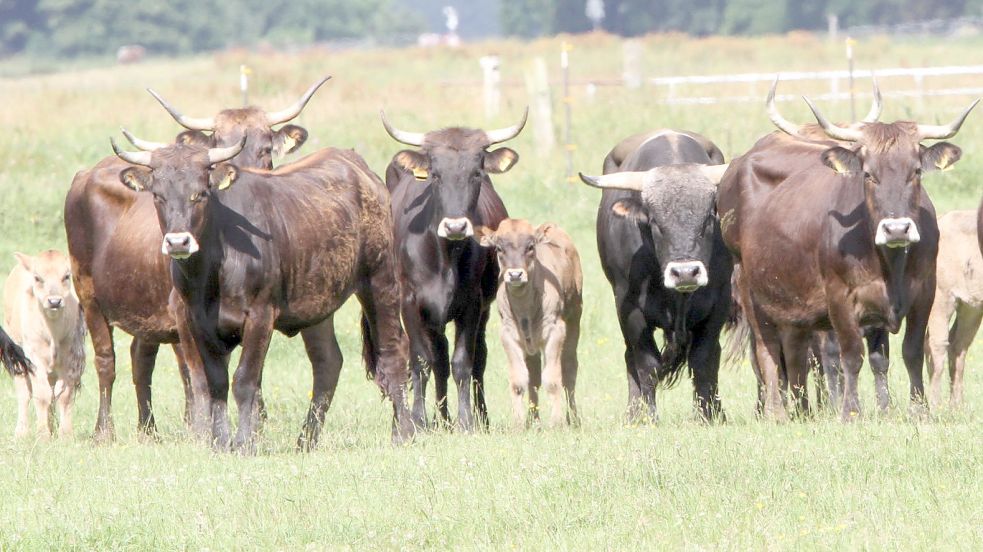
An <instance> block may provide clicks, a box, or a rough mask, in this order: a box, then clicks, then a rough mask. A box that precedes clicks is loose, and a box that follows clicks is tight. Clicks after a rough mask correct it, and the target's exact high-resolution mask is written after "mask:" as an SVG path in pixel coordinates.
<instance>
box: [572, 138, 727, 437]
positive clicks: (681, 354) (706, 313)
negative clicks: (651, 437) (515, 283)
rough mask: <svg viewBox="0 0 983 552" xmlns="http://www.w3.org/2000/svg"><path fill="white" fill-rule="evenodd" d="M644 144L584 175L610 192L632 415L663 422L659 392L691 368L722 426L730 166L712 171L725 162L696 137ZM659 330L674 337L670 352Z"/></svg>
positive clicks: (606, 260) (610, 241)
mask: <svg viewBox="0 0 983 552" xmlns="http://www.w3.org/2000/svg"><path fill="white" fill-rule="evenodd" d="M634 138H635V137H632V138H629V139H628V140H633V139H634ZM635 141H636V142H639V143H638V146H637V148H636V149H635V150H634V151H632V152H631V153H630V154H629V155H627V156H626V157H624V161H622V162H621V163H617V162H616V161H615V160H614V156H615V155H616V154H617V152H619V151H622V150H623V149H624V148H623V145H619V146H616V147H615V148H614V149H613V150H612V152H611V154H609V155H608V159H606V160H605V176H602V177H588V176H584V175H581V178H582V179H583V180H584V182H586V183H587V184H590V185H591V186H596V187H599V188H604V193H603V195H602V196H601V205H600V207H599V209H598V211H597V247H598V251H599V252H600V256H601V266H602V267H603V269H604V274H605V276H607V278H608V281H609V282H610V283H611V286H612V287H613V288H614V297H615V306H616V307H617V309H618V321H619V322H620V324H621V333H622V335H623V336H624V340H625V364H626V366H627V369H628V416H629V419H630V420H633V421H634V420H638V419H641V418H649V419H653V420H654V419H655V418H656V417H657V411H656V404H655V387H656V385H657V384H658V383H664V384H666V385H671V384H672V383H673V382H674V381H675V380H676V378H677V376H678V374H679V372H680V370H681V369H682V367H683V366H684V365H687V364H688V365H689V367H690V371H691V373H692V376H693V384H694V386H695V389H696V405H697V407H698V408H699V410H700V413H701V414H702V416H703V417H704V418H706V419H712V418H714V417H715V416H717V415H718V414H719V413H720V398H719V396H718V394H717V371H718V369H719V367H720V344H719V335H720V330H721V328H722V327H723V325H724V322H725V321H726V319H727V315H728V313H729V310H730V304H731V297H730V279H731V271H732V270H733V265H732V262H731V258H730V254H729V253H728V252H727V249H726V248H725V247H724V245H723V242H722V241H721V238H720V227H719V224H718V222H717V219H716V216H715V215H716V209H715V205H714V203H715V196H716V184H717V182H718V181H719V179H720V175H722V174H723V171H724V169H726V166H725V165H711V164H714V163H721V162H722V161H723V155H722V154H721V153H720V150H719V149H717V147H716V146H714V145H713V143H712V142H709V141H708V140H706V139H705V138H703V137H702V136H699V135H694V134H691V133H684V132H676V131H672V130H663V131H656V132H653V133H650V135H649V136H648V138H647V139H645V140H641V141H639V140H635ZM622 144H623V143H622ZM616 171H624V172H616ZM640 171H646V172H640ZM656 328H660V329H662V330H663V332H664V333H665V337H666V345H665V347H664V349H663V351H662V353H661V354H660V353H659V349H658V347H657V346H656V344H655V337H654V335H653V333H654V331H655V329H656Z"/></svg>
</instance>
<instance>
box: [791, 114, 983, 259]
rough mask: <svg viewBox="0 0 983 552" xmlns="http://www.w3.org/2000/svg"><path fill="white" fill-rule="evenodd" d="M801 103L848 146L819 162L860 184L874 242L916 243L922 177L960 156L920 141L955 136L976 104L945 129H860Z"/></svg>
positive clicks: (946, 146) (910, 125)
mask: <svg viewBox="0 0 983 552" xmlns="http://www.w3.org/2000/svg"><path fill="white" fill-rule="evenodd" d="M805 100H806V102H807V103H808V104H809V107H810V108H811V109H812V112H813V114H814V115H815V116H816V120H817V121H818V122H819V125H820V126H821V127H822V129H823V130H824V131H825V132H826V134H827V135H828V136H830V137H831V138H833V139H836V140H840V141H842V142H846V143H847V147H844V146H836V147H833V148H830V149H828V150H826V151H825V152H823V154H822V159H823V163H824V164H826V165H827V166H828V167H830V168H831V169H833V170H835V171H836V172H838V173H840V174H843V175H845V176H847V177H850V178H855V179H856V180H857V181H858V182H857V185H862V186H863V193H864V203H865V206H866V209H867V213H868V214H869V220H870V222H871V224H872V228H871V229H870V230H871V232H872V234H873V238H874V243H875V244H876V245H880V246H886V247H891V248H894V247H907V246H909V245H911V244H913V243H918V242H919V241H920V240H921V235H920V234H919V231H918V225H917V223H916V222H915V221H916V220H917V219H918V211H919V208H920V198H921V177H922V173H923V172H928V171H934V170H945V169H947V168H949V167H951V166H952V165H953V164H955V163H956V161H958V160H959V158H960V157H961V156H962V150H961V149H960V148H959V147H958V146H955V145H953V144H950V143H948V142H938V143H936V144H933V145H932V146H928V147H926V146H922V145H921V144H920V142H921V141H922V140H930V139H933V140H944V139H946V138H951V137H952V136H955V134H956V133H957V132H959V128H960V127H961V126H962V124H963V121H965V120H966V117H967V116H968V115H969V113H970V111H972V110H973V108H974V107H976V104H977V103H979V101H980V100H978V99H977V100H976V101H975V102H973V104H972V105H970V106H969V107H968V108H967V109H966V110H964V111H963V112H962V113H961V114H960V115H959V116H958V117H956V119H955V120H953V121H952V122H951V123H949V124H947V125H922V124H918V123H914V122H910V121H898V122H895V123H890V124H888V123H866V124H864V125H862V126H860V127H859V128H849V127H848V128H844V127H840V126H837V125H834V124H832V123H830V122H829V121H827V120H826V118H825V117H824V116H823V114H822V113H821V112H820V111H819V109H817V108H816V106H815V105H813V103H812V102H811V101H809V99H808V98H806V99H805Z"/></svg>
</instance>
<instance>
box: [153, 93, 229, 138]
mask: <svg viewBox="0 0 983 552" xmlns="http://www.w3.org/2000/svg"><path fill="white" fill-rule="evenodd" d="M147 92H150V95H151V96H153V97H154V98H156V99H157V101H158V102H160V105H162V106H164V109H166V110H167V112H168V113H170V114H171V117H174V120H175V121H177V123H178V124H179V125H181V126H183V127H184V128H186V129H188V130H215V119H213V118H207V119H204V118H198V117H188V116H187V115H182V114H181V112H180V111H178V110H177V109H174V106H172V105H171V104H169V103H167V102H166V101H164V98H161V97H160V94H158V93H156V92H154V91H153V89H151V88H148V89H147Z"/></svg>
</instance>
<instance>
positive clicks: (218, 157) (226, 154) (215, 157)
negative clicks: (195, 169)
mask: <svg viewBox="0 0 983 552" xmlns="http://www.w3.org/2000/svg"><path fill="white" fill-rule="evenodd" d="M245 145H246V137H245V136H243V137H242V139H241V140H239V143H238V144H236V145H234V146H229V147H227V148H209V149H208V162H209V163H210V164H212V165H214V164H216V163H221V162H222V161H228V160H229V159H232V158H233V157H235V156H236V155H239V152H240V151H242V148H243V147H244V146H245Z"/></svg>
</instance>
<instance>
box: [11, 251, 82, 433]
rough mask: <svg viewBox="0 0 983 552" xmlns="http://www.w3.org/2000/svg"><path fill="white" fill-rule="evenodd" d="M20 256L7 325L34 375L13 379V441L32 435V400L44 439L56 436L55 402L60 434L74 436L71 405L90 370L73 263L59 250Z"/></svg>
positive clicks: (13, 271) (14, 270)
mask: <svg viewBox="0 0 983 552" xmlns="http://www.w3.org/2000/svg"><path fill="white" fill-rule="evenodd" d="M15 255H16V257H17V261H18V262H17V265H16V266H14V269H13V270H11V271H10V275H9V276H8V277H7V283H6V285H5V286H4V295H3V303H4V324H5V325H6V326H7V331H8V332H9V333H10V336H11V337H12V338H13V339H14V341H17V342H19V343H20V344H21V346H22V347H23V348H24V353H25V354H26V355H27V357H28V358H29V359H31V362H33V363H34V373H33V374H21V375H17V376H14V387H15V389H16V391H17V426H16V428H15V429H14V437H24V436H26V435H27V434H28V432H29V426H30V422H29V420H28V403H30V401H31V399H32V398H33V399H34V410H35V412H36V414H37V418H38V424H37V432H38V435H39V436H40V437H42V438H47V437H50V436H51V418H52V413H51V406H52V404H51V403H52V400H55V401H57V402H58V416H59V419H60V423H59V433H60V434H61V435H62V436H63V437H66V436H71V435H72V405H73V402H74V399H75V391H76V389H78V386H79V383H80V381H81V377H82V370H83V369H84V368H85V342H84V340H85V325H84V322H83V319H82V309H81V307H80V306H79V301H78V297H76V295H75V290H74V289H73V288H72V274H71V267H70V264H69V261H68V257H66V256H65V255H64V254H62V253H60V252H58V251H54V250H48V251H45V252H43V253H41V254H40V255H38V256H37V257H31V256H29V255H24V254H22V253H15Z"/></svg>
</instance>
